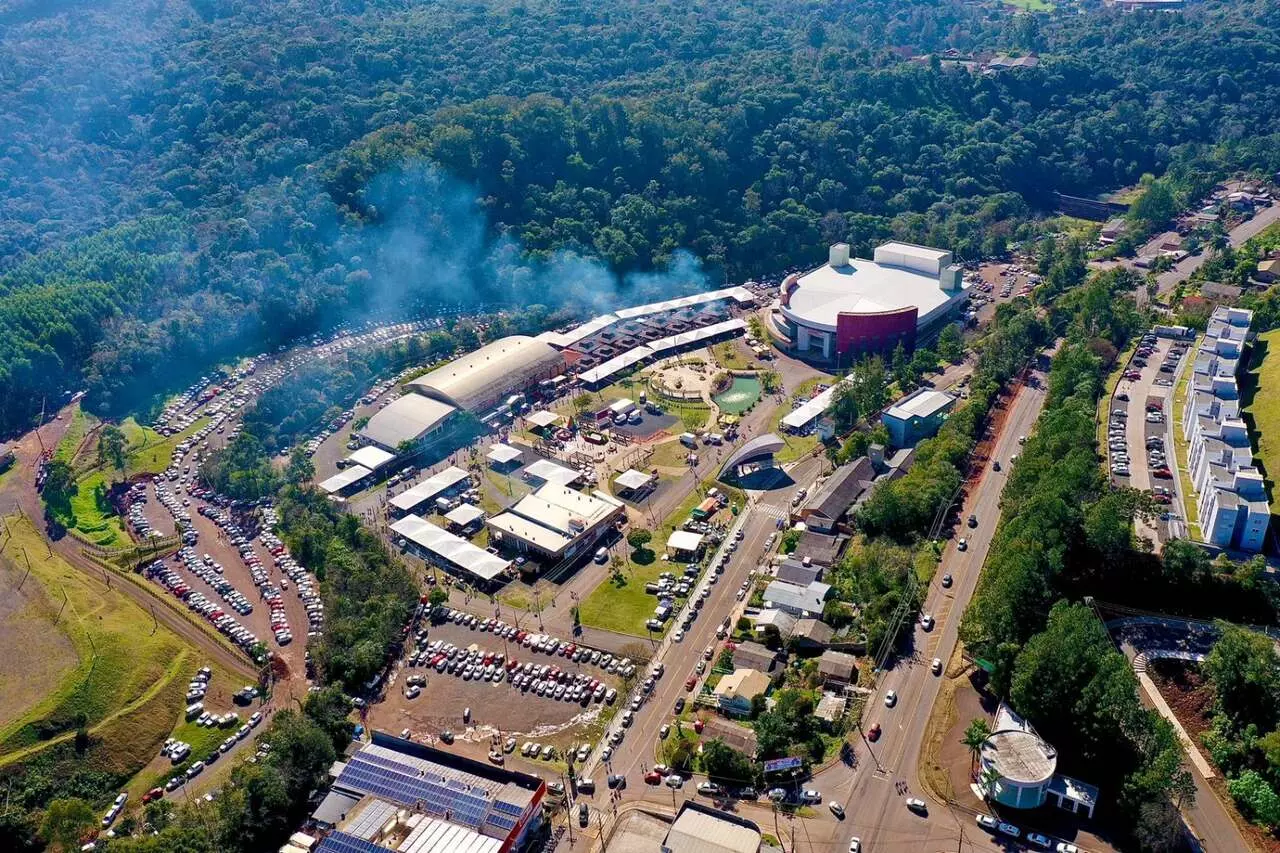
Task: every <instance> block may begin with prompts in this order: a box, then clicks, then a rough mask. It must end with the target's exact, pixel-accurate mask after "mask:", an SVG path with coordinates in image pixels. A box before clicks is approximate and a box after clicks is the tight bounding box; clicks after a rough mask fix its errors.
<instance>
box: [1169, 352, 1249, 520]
mask: <svg viewBox="0 0 1280 853" xmlns="http://www.w3.org/2000/svg"><path fill="white" fill-rule="evenodd" d="M1191 352H1192V353H1194V352H1195V347H1192V348H1191ZM1191 372H1192V371H1191V370H1190V368H1187V369H1184V370H1183V373H1182V378H1181V379H1180V380H1179V381H1178V384H1177V386H1176V387H1175V388H1174V389H1173V410H1172V411H1170V412H1169V416H1170V417H1177V418H1180V417H1181V415H1179V414H1178V413H1179V412H1181V411H1182V407H1183V405H1184V404H1185V403H1186V400H1187V385H1188V383H1189V382H1190V381H1191ZM1246 416H1247V415H1246ZM1170 432H1172V433H1173V452H1174V453H1175V454H1177V455H1176V456H1174V459H1176V460H1177V462H1178V489H1179V490H1180V491H1181V492H1182V505H1183V507H1184V508H1185V509H1186V511H1187V518H1186V522H1187V535H1188V536H1189V537H1190V538H1192V539H1195V540H1200V539H1203V538H1204V537H1203V534H1201V532H1200V524H1199V523H1198V522H1197V521H1196V511H1195V508H1196V493H1195V490H1194V489H1192V488H1191V473H1190V472H1189V471H1188V470H1187V460H1188V459H1190V450H1189V448H1188V447H1187V440H1186V439H1185V438H1184V437H1183V435H1182V428H1181V427H1180V426H1178V425H1177V424H1175V425H1174V427H1173V429H1172V430H1170Z"/></svg>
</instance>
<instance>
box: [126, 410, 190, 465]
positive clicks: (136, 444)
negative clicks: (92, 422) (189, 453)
mask: <svg viewBox="0 0 1280 853" xmlns="http://www.w3.org/2000/svg"><path fill="white" fill-rule="evenodd" d="M208 422H209V419H208V418H200V419H199V420H197V421H196V422H195V423H193V424H192V425H191V426H189V427H187V428H186V429H184V430H183V431H182V432H180V433H176V434H174V435H171V436H169V437H168V438H166V437H164V436H163V435H161V434H160V433H158V432H156V431H155V430H153V429H151V428H150V427H144V426H140V425H139V424H138V423H137V422H136V421H134V419H133V418H129V419H128V420H126V421H125V422H124V423H122V424H121V425H120V429H121V431H122V432H123V433H124V436H125V439H126V440H127V441H128V443H129V446H128V454H129V455H128V458H127V459H126V460H125V469H124V474H125V476H126V477H133V476H136V475H138V474H159V473H160V472H161V471H163V470H164V469H165V468H168V467H169V460H170V459H171V458H172V457H173V449H174V448H175V447H177V446H178V445H179V444H181V443H182V442H183V441H184V440H185V439H186V438H187V437H188V436H190V435H194V434H195V433H196V432H197V431H198V430H200V429H202V428H203V427H204V426H205V424H207V423H208Z"/></svg>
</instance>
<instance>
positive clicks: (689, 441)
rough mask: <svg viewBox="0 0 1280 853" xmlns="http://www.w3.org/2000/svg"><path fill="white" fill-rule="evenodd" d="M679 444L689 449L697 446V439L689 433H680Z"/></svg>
mask: <svg viewBox="0 0 1280 853" xmlns="http://www.w3.org/2000/svg"><path fill="white" fill-rule="evenodd" d="M680 443H681V444H683V445H684V446H685V447H688V448H690V449H692V448H695V447H697V446H698V437H697V436H696V435H694V434H693V433H691V432H682V433H680Z"/></svg>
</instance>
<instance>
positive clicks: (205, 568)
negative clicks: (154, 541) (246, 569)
mask: <svg viewBox="0 0 1280 853" xmlns="http://www.w3.org/2000/svg"><path fill="white" fill-rule="evenodd" d="M173 559H174V562H177V563H181V564H182V565H184V566H186V568H187V571H189V572H191V574H193V575H195V576H196V577H198V578H200V580H202V581H204V582H205V583H206V584H208V585H209V587H210V588H211V589H212V590H213V591H214V592H216V593H218V595H219V596H221V597H222V600H223V601H225V602H226V603H227V605H228V606H229V607H230V608H231V609H232V610H234V611H235V612H236V613H239V614H240V615H241V616H248V615H249V614H250V613H252V612H253V605H252V604H251V603H250V602H249V599H247V598H245V596H244V593H242V592H240V590H238V589H236V587H235V585H234V584H233V583H231V581H229V580H227V579H226V578H225V577H223V573H224V572H225V569H224V568H223V567H222V565H221V564H220V563H218V562H216V561H214V559H213V557H210V556H209V555H208V554H205V555H203V556H201V555H199V554H197V553H196V549H195V548H192V547H190V546H185V547H182V548H179V549H178V552H177V553H176V554H174V555H173Z"/></svg>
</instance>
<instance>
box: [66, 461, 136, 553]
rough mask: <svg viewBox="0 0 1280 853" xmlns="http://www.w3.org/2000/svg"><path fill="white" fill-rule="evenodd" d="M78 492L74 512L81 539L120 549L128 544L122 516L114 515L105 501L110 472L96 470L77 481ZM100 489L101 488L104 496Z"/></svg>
mask: <svg viewBox="0 0 1280 853" xmlns="http://www.w3.org/2000/svg"><path fill="white" fill-rule="evenodd" d="M76 487H77V490H76V493H75V495H74V496H72V498H71V512H72V514H73V515H74V516H75V521H76V523H75V529H76V531H77V532H79V534H80V535H81V536H82V538H84V539H87V540H89V541H90V542H92V543H93V544H95V545H101V546H102V547H104V548H119V547H122V546H124V545H128V544H129V537H128V535H127V534H126V533H125V531H124V524H123V522H121V520H120V517H119V516H116V515H112V514H111V506H110V504H108V503H107V502H106V497H105V496H106V490H107V475H106V474H104V473H103V472H102V471H94V472H93V473H91V474H90V475H89V476H87V477H85V478H83V479H82V480H80V481H79V482H77V483H76ZM99 489H101V491H102V496H101V499H100V497H99Z"/></svg>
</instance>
